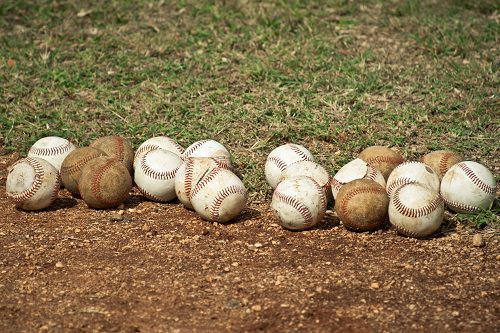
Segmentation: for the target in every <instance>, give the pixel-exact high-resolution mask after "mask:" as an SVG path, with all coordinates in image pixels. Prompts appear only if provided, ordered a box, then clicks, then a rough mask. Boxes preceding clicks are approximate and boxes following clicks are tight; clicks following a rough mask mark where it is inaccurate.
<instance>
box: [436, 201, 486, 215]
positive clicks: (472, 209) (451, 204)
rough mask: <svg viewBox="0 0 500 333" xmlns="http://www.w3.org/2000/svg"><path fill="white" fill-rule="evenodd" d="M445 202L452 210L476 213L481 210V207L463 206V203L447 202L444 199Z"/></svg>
mask: <svg viewBox="0 0 500 333" xmlns="http://www.w3.org/2000/svg"><path fill="white" fill-rule="evenodd" d="M443 200H444V203H445V204H446V206H448V207H450V208H452V209H453V208H456V209H460V210H464V211H467V212H475V211H478V210H479V209H480V208H479V207H476V206H472V205H467V204H463V203H461V202H458V201H452V200H447V199H444V198H443Z"/></svg>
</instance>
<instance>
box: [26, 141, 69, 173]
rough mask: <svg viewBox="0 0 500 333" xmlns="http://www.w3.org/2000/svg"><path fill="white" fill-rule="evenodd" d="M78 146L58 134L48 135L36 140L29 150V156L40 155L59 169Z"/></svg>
mask: <svg viewBox="0 0 500 333" xmlns="http://www.w3.org/2000/svg"><path fill="white" fill-rule="evenodd" d="M75 149H76V147H75V145H74V144H73V143H71V142H70V141H69V140H67V139H64V138H60V137H58V136H47V137H44V138H41V139H40V140H38V141H37V142H35V143H34V144H33V145H32V146H31V148H30V150H29V151H28V157H39V158H42V159H44V160H46V161H47V162H49V163H50V164H52V165H53V166H54V167H55V168H56V170H57V171H61V165H62V163H63V161H64V159H65V158H66V156H68V154H69V153H70V152H72V151H73V150H75Z"/></svg>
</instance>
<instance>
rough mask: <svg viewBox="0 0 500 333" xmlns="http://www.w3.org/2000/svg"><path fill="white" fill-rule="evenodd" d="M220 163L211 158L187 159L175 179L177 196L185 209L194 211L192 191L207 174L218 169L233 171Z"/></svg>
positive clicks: (218, 160)
mask: <svg viewBox="0 0 500 333" xmlns="http://www.w3.org/2000/svg"><path fill="white" fill-rule="evenodd" d="M220 161H221V160H220V159H215V158H211V157H187V158H186V159H185V160H184V162H183V163H182V164H181V165H180V167H179V170H177V174H176V175H175V179H174V185H175V194H176V195H177V198H178V199H179V201H180V202H181V203H182V204H183V205H184V207H185V208H187V209H194V208H193V205H192V204H191V199H190V194H191V189H192V188H193V186H194V184H197V183H198V182H199V180H200V179H201V178H202V177H203V176H204V175H205V174H207V173H208V172H210V171H212V169H215V168H217V167H219V168H225V169H228V170H231V169H230V168H228V165H227V164H226V163H224V162H222V163H220Z"/></svg>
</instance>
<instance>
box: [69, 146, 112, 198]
mask: <svg viewBox="0 0 500 333" xmlns="http://www.w3.org/2000/svg"><path fill="white" fill-rule="evenodd" d="M104 155H105V154H104V152H103V151H102V150H99V149H96V148H92V147H82V148H77V149H75V150H73V151H72V152H71V153H69V154H68V156H66V158H65V159H64V161H63V163H62V165H61V181H62V183H63V185H64V187H65V188H66V189H67V190H68V191H70V192H71V193H72V194H73V195H77V196H78V195H80V192H79V191H78V180H79V179H80V175H81V174H82V169H83V167H84V166H85V165H86V164H87V163H88V162H89V161H90V160H92V159H94V158H96V157H99V156H104Z"/></svg>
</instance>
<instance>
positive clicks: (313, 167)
mask: <svg viewBox="0 0 500 333" xmlns="http://www.w3.org/2000/svg"><path fill="white" fill-rule="evenodd" d="M296 176H307V177H311V178H312V179H314V180H315V181H316V182H317V183H318V184H319V185H320V186H321V187H323V189H324V190H325V194H326V197H327V200H331V199H332V198H333V197H332V191H331V187H330V183H331V179H332V177H331V176H330V174H329V173H328V171H326V169H325V168H324V167H323V166H322V165H320V164H318V163H316V162H313V161H298V162H295V163H292V164H290V165H289V166H288V167H286V169H285V170H284V171H283V172H282V173H281V176H280V182H281V181H282V180H284V179H285V178H291V177H296Z"/></svg>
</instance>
